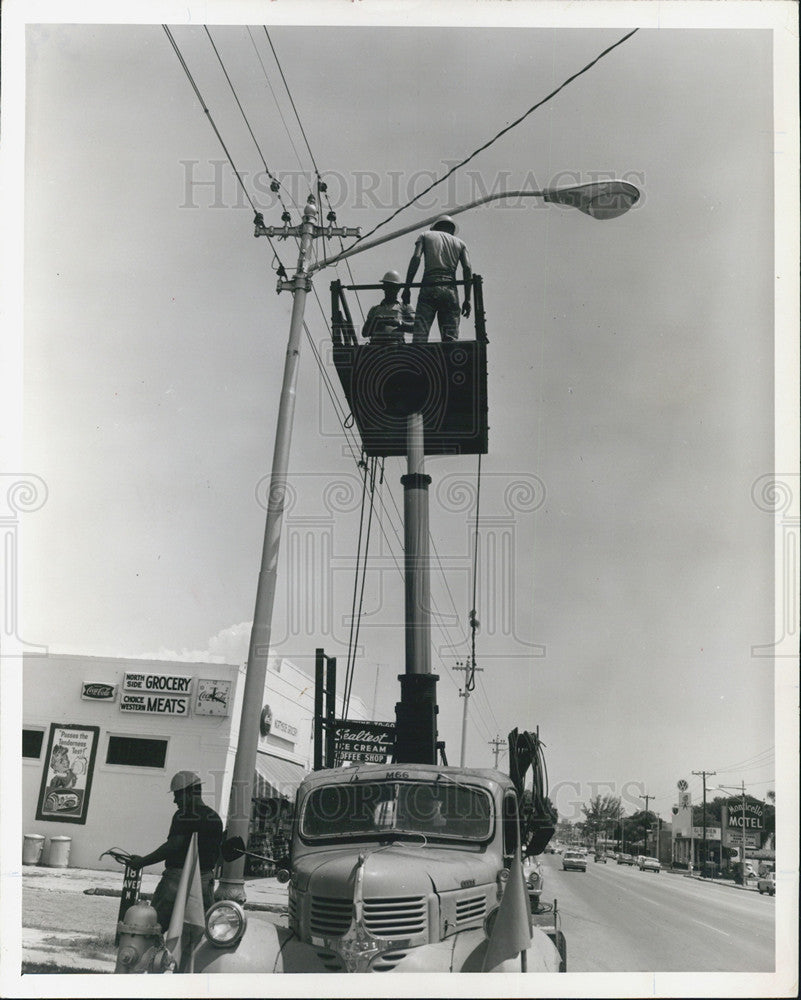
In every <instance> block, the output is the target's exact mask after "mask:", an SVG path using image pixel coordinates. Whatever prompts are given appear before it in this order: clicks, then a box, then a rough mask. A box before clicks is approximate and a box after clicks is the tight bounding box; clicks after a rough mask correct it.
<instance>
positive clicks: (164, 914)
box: [128, 771, 223, 958]
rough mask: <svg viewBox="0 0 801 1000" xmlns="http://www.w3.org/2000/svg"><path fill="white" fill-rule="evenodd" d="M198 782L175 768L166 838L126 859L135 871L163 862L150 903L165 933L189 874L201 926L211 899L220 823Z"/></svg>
mask: <svg viewBox="0 0 801 1000" xmlns="http://www.w3.org/2000/svg"><path fill="white" fill-rule="evenodd" d="M201 784H202V782H201V779H200V777H199V775H197V774H195V772H194V771H179V772H178V773H177V774H176V775H175V776H174V777H173V779H172V781H171V782H170V790H171V792H172V794H173V800H174V801H175V804H176V806H177V807H178V809H177V812H176V813H175V815H174V816H173V818H172V823H171V824H170V830H169V833H168V834H167V839H166V841H165V842H164V843H163V844H161V845H160V846H159V847H157V848H156V849H155V850H154V851H151V852H150V854H146V855H144V856H140V855H138V854H134V855H132V856H131V859H130V861H129V862H128V864H129V867H131V868H134V869H136V870H138V869H140V868H146V867H147V866H148V865H155V864H157V863H158V862H159V861H163V862H164V865H165V867H164V873H163V875H162V876H161V881H160V882H159V884H158V885H157V886H156V891H155V892H154V893H153V900H152V905H153V907H154V909H155V910H156V914H157V919H158V922H159V924H160V925H161V929H162V931H163V932H164V933H165V936H166V934H167V928H168V927H170V930H172V927H171V917H172V916H173V908H174V907H175V908H176V911H177V907H176V901H177V900H179V899H180V900H181V906H182V907H184V906H185V904H186V901H187V886H189V887H190V888H191V885H192V884H193V878H190V875H192V873H195V874H196V875H197V881H198V883H199V887H200V888H199V891H198V892H197V895H198V897H202V899H201V906H202V909H201V912H200V926H201V928H202V926H203V914H204V912H205V910H206V909H208V907H209V906H211V904H212V903H213V902H214V867H215V865H216V864H217V859H218V856H219V853H220V846H221V844H222V838H223V825H222V820H221V819H220V817H219V816H218V815H217V813H216V812H215V811H214V810H213V809H212V808H211V807H210V806H207V805H206V803H205V802H204V801H203V799H202V797H201V787H200V786H201ZM177 915H178V914H177V912H176V916H177ZM180 922H181V925H183V914H181V921H180ZM176 958H177V956H176Z"/></svg>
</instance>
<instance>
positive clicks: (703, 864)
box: [693, 771, 723, 878]
mask: <svg viewBox="0 0 801 1000" xmlns="http://www.w3.org/2000/svg"><path fill="white" fill-rule="evenodd" d="M717 773H718V772H717V771H693V774H695V775H698V776H699V777H701V778H703V782H704V812H703V823H704V837H703V841H702V843H703V847H702V848H701V878H706V862H707V855H706V846H707V845H706V779H707V775H711V774H717ZM721 836H723V831H722V830H721ZM720 846H721V852H722V850H723V843H722V842H721V845H720Z"/></svg>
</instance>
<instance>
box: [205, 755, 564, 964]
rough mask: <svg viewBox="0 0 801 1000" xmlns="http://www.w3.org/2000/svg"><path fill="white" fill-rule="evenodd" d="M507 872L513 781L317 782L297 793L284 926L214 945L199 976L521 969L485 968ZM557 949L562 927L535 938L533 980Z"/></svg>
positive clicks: (514, 831)
mask: <svg viewBox="0 0 801 1000" xmlns="http://www.w3.org/2000/svg"><path fill="white" fill-rule="evenodd" d="M515 861H517V864H516V865H515V864H513V863H514V862H515ZM510 871H515V872H516V873H517V874H518V875H519V877H520V878H521V880H522V868H521V865H520V824H519V818H518V799H517V792H516V790H515V787H514V785H513V783H512V781H511V780H510V778H508V777H506V776H505V775H503V774H501V773H499V772H497V771H490V770H473V769H465V768H456V767H447V766H438V765H435V764H389V765H387V764H370V765H358V766H351V767H343V768H338V769H335V770H322V771H318V772H315V773H313V774H311V775H309V776H308V777H307V778H306V779H304V781H303V782H302V784H301V786H300V788H299V789H298V795H297V803H296V810H295V819H294V826H293V835H292V848H291V880H290V883H289V919H288V927H287V928H280V927H274V926H272V925H270V927H269V928H267V925H259V927H258V928H257V927H256V926H255V923H256V922H255V921H253V924H254V926H253V927H251V928H248V929H247V930H246V931H245V933H244V934H243V935H242V936H241V937H240V939H239V940H238V941H236V942H234V944H233V945H231V946H229V945H226V944H225V943H222V946H221V943H219V942H218V943H217V944H215V943H214V942H213V936H214V935H213V934H212V935H210V936H209V938H208V939H207V940H205V941H204V943H203V945H202V946H201V948H200V950H199V952H198V953H197V954H196V958H195V971H196V972H201V971H205V972H214V971H220V972H234V971H241V972H268V971H269V972H272V971H275V972H337V973H342V972H390V971H391V972H404V971H409V972H426V971H430V972H481V971H498V972H506V971H517V972H519V971H520V969H521V962H520V959H519V956H517V960H516V961H515V960H513V959H511V958H510V959H509V960H504V961H501V962H500V963H499V964H497V965H495V966H494V967H493V968H492V969H491V970H490V969H484V966H485V964H486V963H485V962H484V958H485V954H486V951H487V944H488V941H489V938H490V936H491V934H492V930H493V925H494V921H495V919H496V917H497V915H498V909H499V906H500V902H501V899H502V898H503V895H504V891H505V890H506V889H507V886H508V884H509V879H510ZM521 891H522V892H523V893H524V894H525V888H524V887H523V888H522V889H521ZM220 905H222V904H220ZM225 905H229V906H230V905H231V904H225ZM234 905H235V904H234ZM209 912H210V913H211V912H212V911H209ZM252 932H255V933H252ZM248 938H250V940H248ZM561 940H562V937H561V933H560V932H559V931H558V928H557V927H556V926H554V927H553V929H552V930H541V929H540V928H538V927H534V928H533V929H532V930H531V940H530V944H529V947H528V949H527V950H526V951H525V959H526V960H525V965H526V969H527V971H529V972H535V971H539V972H558V971H560V967H563V965H564V962H563V953H564V949H563V947H561V948H560V941H561ZM560 951H562V955H561V956H560Z"/></svg>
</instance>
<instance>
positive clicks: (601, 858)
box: [593, 852, 606, 865]
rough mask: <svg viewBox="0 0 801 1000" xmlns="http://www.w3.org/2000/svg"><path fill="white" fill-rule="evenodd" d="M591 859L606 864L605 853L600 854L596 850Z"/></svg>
mask: <svg viewBox="0 0 801 1000" xmlns="http://www.w3.org/2000/svg"><path fill="white" fill-rule="evenodd" d="M593 860H595V861H600V862H601V863H602V864H604V865H605V864H606V855H605V854H601V853H600V852H596V854H595V858H594V859H593Z"/></svg>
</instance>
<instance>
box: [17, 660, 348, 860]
mask: <svg viewBox="0 0 801 1000" xmlns="http://www.w3.org/2000/svg"><path fill="white" fill-rule="evenodd" d="M23 664H24V666H23V671H24V672H23V725H22V765H23V769H22V822H23V830H22V831H21V832H22V834H23V836H24V835H28V837H29V839H28V841H27V844H28V847H29V848H30V847H31V845H34V846H35V845H36V844H41V846H42V848H43V850H42V855H41V861H42V862H43V863H45V864H47V863H48V861H49V855H50V852H51V850H52V851H53V853H54V857H55V844H54V842H53V838H56V844H60V846H59V853H60V854H62V855H63V847H64V843H65V841H64V839H63V838H69V848H68V849H69V865H70V866H74V867H79V868H96V869H103V868H106V869H113V870H116V869H117V868H118V866H117V865H116V863H115V862H113V861H111V860H110V859H108V858H104V859H102V860H101V859H100V855H101V854H102V853H103V852H104V851H106V850H108V849H109V848H110V847H120V848H123V849H125V850H128V851H131V852H132V853H137V854H144V853H147V852H148V851H151V850H153V848H155V847H157V846H158V845H159V844H160V843H163V841H164V840H165V839H166V834H167V831H168V829H169V825H170V820H171V818H172V815H173V813H174V811H175V805H174V802H173V798H172V795H171V794H170V791H169V783H170V778H171V777H172V775H173V774H174V773H175V772H176V771H179V770H183V769H189V770H192V771H196V772H197V773H198V774H199V775H200V776H201V778H202V780H203V797H204V800H205V801H206V802H207V803H208V804H209V805H210V806H212V807H213V808H214V809H216V811H217V812H218V813H219V814H220V816H221V817H222V819H223V822H224V823H225V820H226V814H227V810H228V804H229V799H230V792H231V778H232V774H233V764H234V757H235V754H236V746H237V737H238V732H239V720H240V715H241V710H242V704H241V703H242V692H243V688H244V674H245V668H244V666H242V665H234V664H220V663H185V662H180V661H163V660H134V659H119V658H110V657H109V658H107V657H93V656H75V655H66V654H50V655H47V656H39V655H25V657H24V660H23ZM341 707H342V705H341V700H340V699H338V704H337V709H338V711H341ZM313 714H314V680H313V677H311V676H310V675H309V674H307V673H305V672H304V671H303V670H302V669H301V668H299V667H297V666H296V665H295V664H293V663H291V662H290V661H289V660H286V659H281V658H271V659H270V662H269V667H268V672H267V679H266V683H265V689H264V696H263V701H262V708H261V736H260V740H259V752H258V759H257V763H256V773H255V774H254V781H253V796H252V821H251V832H252V834H253V836H254V838H255V840H254V845H253V846H254V849H256V850H258V849H259V847H261V848H262V849H264V848H265V847H269V850H266V851H265V853H268V854H270V851H271V850H272V849H273V846H274V843H273V842H274V840H275V838H276V837H278V838H279V841H280V835H281V834H282V833H283V834H286V833H287V832H288V829H289V825H290V824H291V819H292V805H293V803H294V797H295V791H296V789H297V786H298V785H299V783H300V781H301V780H302V778H303V776H304V775H305V774H306V773H307V772H308V771H309V770H310V768H311V762H312V721H313ZM349 715H350V717H352V718H357V719H358V718H365V709H364V705H363V704H362V703H361V702H360V701H359V700H358V699H354V698H351V700H350V706H349ZM39 838H44V839H43V840H41V841H40V840H39ZM59 838H61V839H59Z"/></svg>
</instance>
